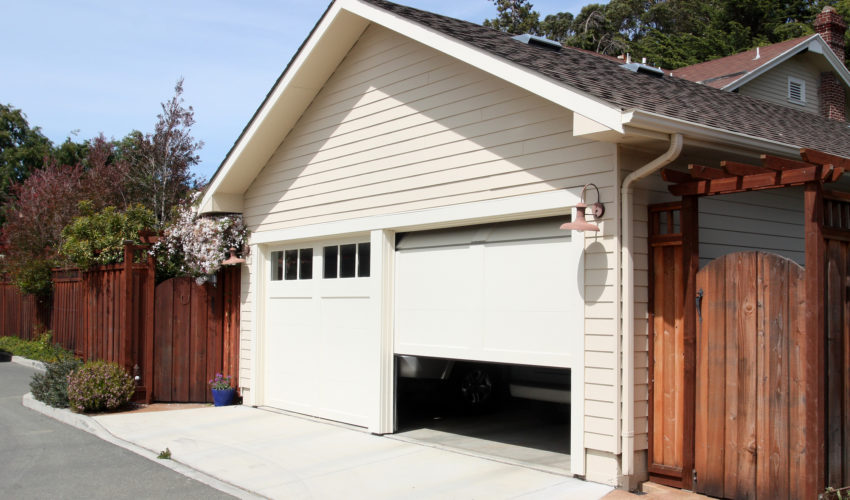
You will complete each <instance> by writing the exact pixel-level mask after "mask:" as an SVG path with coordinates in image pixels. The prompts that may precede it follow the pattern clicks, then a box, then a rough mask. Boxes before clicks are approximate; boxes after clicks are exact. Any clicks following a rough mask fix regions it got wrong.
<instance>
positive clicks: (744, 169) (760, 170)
mask: <svg viewBox="0 0 850 500" xmlns="http://www.w3.org/2000/svg"><path fill="white" fill-rule="evenodd" d="M720 166H721V167H723V170H725V171H726V172H727V173H729V174H731V175H755V174H764V173H767V172H768V170H767V169H766V168H764V167H757V166H756V165H750V164H749V163H738V162H737V161H721V162H720Z"/></svg>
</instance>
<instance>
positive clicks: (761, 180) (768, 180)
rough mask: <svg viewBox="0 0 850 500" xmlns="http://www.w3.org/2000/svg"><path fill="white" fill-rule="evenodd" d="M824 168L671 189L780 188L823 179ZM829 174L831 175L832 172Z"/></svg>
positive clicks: (714, 191) (691, 191)
mask: <svg viewBox="0 0 850 500" xmlns="http://www.w3.org/2000/svg"><path fill="white" fill-rule="evenodd" d="M824 170H826V169H823V168H821V167H818V166H815V165H809V166H808V167H805V168H796V169H791V170H782V171H778V172H769V173H766V174H755V175H744V176H740V177H727V178H724V179H712V180H699V181H692V182H686V183H681V184H677V185H675V186H670V187H669V191H670V192H671V193H672V194H674V195H676V196H687V195H702V196H708V195H714V194H727V193H740V192H743V191H753V190H756V189H771V188H779V187H785V186H790V185H793V184H801V183H806V182H812V181H822V180H823V176H824V172H823V171H824ZM828 175H831V173H829V174H828Z"/></svg>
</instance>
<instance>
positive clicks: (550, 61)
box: [363, 0, 850, 157]
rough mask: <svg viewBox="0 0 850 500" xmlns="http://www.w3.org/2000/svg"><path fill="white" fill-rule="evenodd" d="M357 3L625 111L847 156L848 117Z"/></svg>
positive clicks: (414, 12) (380, 0) (379, 0)
mask: <svg viewBox="0 0 850 500" xmlns="http://www.w3.org/2000/svg"><path fill="white" fill-rule="evenodd" d="M363 1H364V2H366V3H370V4H373V5H375V6H378V7H381V8H382V9H385V10H387V11H389V12H392V13H393V14H396V15H398V16H401V17H403V18H405V19H408V20H411V21H413V22H416V23H418V24H421V25H424V26H426V27H428V28H431V29H433V30H435V31H437V32H440V33H443V34H445V35H447V36H450V37H452V38H454V39H457V40H460V41H463V42H465V43H467V44H469V45H472V46H474V47H477V48H479V49H481V50H484V51H486V52H488V53H490V54H494V55H497V56H499V57H501V58H504V59H506V60H508V61H510V62H512V63H514V64H516V65H518V66H521V67H524V68H528V69H531V70H533V71H535V72H536V73H539V74H540V75H542V76H545V77H548V78H551V79H553V80H556V81H559V82H562V83H564V84H566V85H568V86H570V87H572V88H575V89H578V90H580V91H582V92H584V93H586V94H588V95H590V96H592V97H595V98H598V99H600V100H602V101H604V102H606V103H608V104H609V105H612V106H615V107H616V108H618V109H620V110H621V111H623V112H628V111H631V110H638V111H643V112H647V113H651V114H655V115H660V116H662V117H667V118H672V119H676V120H680V121H683V122H690V123H693V124H698V125H705V126H709V127H714V128H717V129H721V130H728V131H730V132H736V133H740V134H745V135H749V136H752V137H760V138H764V139H768V140H772V141H776V142H780V143H785V144H789V145H794V146H798V147H808V148H811V149H818V150H822V151H825V152H829V153H832V154H836V155H839V156H844V157H850V128H848V125H847V124H846V123H840V122H836V121H833V120H827V119H825V118H822V117H819V116H817V115H813V114H811V113H807V112H804V111H798V110H794V109H789V108H786V107H784V106H779V105H776V104H772V103H768V102H765V101H761V100H758V99H754V98H750V97H747V96H742V95H738V94H734V93H731V92H723V91H720V90H718V89H714V88H711V87H707V86H705V85H700V84H697V83H694V82H691V81H688V80H683V79H679V78H670V77H666V76H665V77H661V78H659V77H657V76H651V75H647V74H643V73H634V72H632V71H629V70H626V69H624V68H623V67H621V65H620V64H619V63H617V62H614V61H610V60H608V59H605V58H600V57H597V56H595V55H592V54H589V53H586V52H584V51H579V50H574V49H571V48H569V47H564V48H563V49H561V50H560V51H552V50H546V49H540V48H538V47H535V46H531V45H526V44H523V43H520V42H518V41H516V40H514V39H513V37H512V36H511V35H508V34H506V33H502V32H500V31H496V30H493V29H490V28H487V27H484V26H480V25H477V24H473V23H470V22H467V21H462V20H459V19H452V18H449V17H445V16H441V15H438V14H434V13H431V12H425V11H422V10H418V9H413V8H411V7H405V6H401V5H398V4H394V3H391V2H387V1H385V0H363ZM588 118H593V117H588Z"/></svg>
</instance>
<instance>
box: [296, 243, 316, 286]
mask: <svg viewBox="0 0 850 500" xmlns="http://www.w3.org/2000/svg"><path fill="white" fill-rule="evenodd" d="M298 263H299V266H300V267H299V269H298V279H300V280H309V279H313V249H312V248H302V249H301V250H299V251H298Z"/></svg>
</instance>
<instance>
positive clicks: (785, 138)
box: [201, 0, 850, 212]
mask: <svg viewBox="0 0 850 500" xmlns="http://www.w3.org/2000/svg"><path fill="white" fill-rule="evenodd" d="M370 23H376V24H379V25H383V26H385V27H387V28H388V29H391V30H394V31H396V32H398V33H401V34H402V35H404V36H408V37H410V38H412V39H414V40H417V41H419V42H420V43H423V44H425V45H428V46H431V47H432V48H434V49H435V50H439V51H442V52H445V53H447V54H449V55H451V56H453V57H455V58H458V59H460V60H463V61H465V62H467V63H468V64H470V65H472V66H474V67H477V68H479V69H481V70H482V71H485V72H488V73H490V74H492V75H494V76H496V77H498V78H502V79H504V80H506V81H509V82H512V83H514V84H516V85H518V86H520V87H522V88H525V89H526V90H528V91H529V92H531V93H534V94H537V95H539V96H541V97H543V98H545V99H548V100H550V101H552V102H553V103H555V104H557V105H560V106H563V107H565V108H567V109H570V110H572V111H573V112H574V113H575V114H576V116H581V117H585V118H587V119H589V120H592V121H593V122H597V124H599V125H600V128H602V129H605V130H610V131H613V132H615V133H617V134H624V133H627V132H628V131H629V130H635V129H641V130H646V131H651V132H660V133H662V134H669V133H673V132H682V131H685V132H686V134H687V136H689V137H694V138H698V139H699V140H710V141H712V142H715V143H717V142H719V143H724V144H726V143H729V144H733V143H735V141H739V142H738V144H740V143H746V144H750V143H751V142H752V141H756V142H758V143H759V144H762V146H761V147H765V148H767V147H769V146H770V147H774V149H782V150H783V151H785V152H786V154H792V153H793V151H794V150H795V149H798V148H801V147H806V148H810V149H817V150H821V151H824V152H827V153H831V154H835V155H839V156H843V157H850V128H848V126H847V124H844V123H839V122H835V121H831V120H827V119H825V118H821V117H819V116H817V115H814V114H810V113H806V112H804V111H798V110H794V109H789V108H787V107H782V106H779V105H775V104H771V103H768V102H764V101H760V100H757V99H753V98H749V97H746V96H741V95H738V94H736V93H731V92H725V91H722V90H718V89H715V88H712V87H708V86H705V85H700V84H697V83H694V82H691V81H688V80H684V79H679V78H671V77H669V76H664V77H658V76H651V75H648V74H643V73H635V72H632V71H629V70H627V69H625V68H623V67H622V64H621V63H620V62H616V61H613V60H610V59H607V58H600V57H598V56H597V55H595V54H592V53H588V52H586V51H581V50H576V49H571V48H567V47H564V48H562V49H561V50H558V51H554V50H549V49H542V48H539V47H536V46H533V45H527V44H524V43H522V42H519V41H517V40H515V39H513V37H512V36H511V35H508V34H506V33H503V32H500V31H496V30H493V29H490V28H486V27H484V26H480V25H477V24H474V23H470V22H467V21H462V20H459V19H453V18H449V17H446V16H441V15H439V14H434V13H431V12H426V11H422V10H418V9H414V8H411V7H406V6H402V5H398V4H395V3H391V2H387V1H385V0H335V1H334V2H333V3H332V4H331V5H330V7H329V8H328V11H327V12H326V13H325V15H324V16H323V17H322V18H321V19H320V20H319V22H318V24H317V25H316V27H315V28H314V29H313V32H312V33H311V35H310V37H309V38H308V39H307V40H306V41H305V42H304V44H303V45H302V47H301V48H300V49H299V52H298V53H297V54H296V55H295V57H294V58H293V60H292V61H291V62H290V63H289V65H288V66H287V68H286V69H285V71H284V72H283V74H282V75H281V76H280V78H279V79H278V80H277V82H276V83H275V86H274V87H273V88H272V90H271V91H270V92H269V94H268V95H267V97H266V99H265V100H264V101H263V103H262V104H261V106H260V108H259V109H258V110H257V112H256V113H255V114H254V116H253V117H252V119H251V121H250V122H249V123H248V124H247V125H246V127H245V129H244V131H243V132H242V134H241V135H240V137H239V139H238V140H237V141H236V143H235V144H234V145H233V147H232V148H231V150H230V152H228V154H227V156H226V157H225V159H224V161H223V162H222V164H221V166H220V167H219V168H218V170H217V171H216V173H215V174H214V175H213V178H212V179H211V181H210V183H209V185H208V187H207V191H206V192H205V193H204V196H203V198H202V202H201V211H202V212H209V211H239V210H240V208H239V207H241V201H239V200H240V199H241V193H243V192H244V191H245V190H246V189H247V187H248V186H249V185H250V183H251V182H252V181H253V179H254V177H256V175H257V174H258V173H259V171H260V169H262V167H263V166H264V165H265V162H266V161H268V158H270V157H271V155H272V154H273V152H274V150H275V149H276V148H277V147H278V146H279V143H280V140H281V139H282V138H283V137H285V135H286V134H287V133H288V132H289V130H291V128H292V127H293V126H294V125H295V123H296V121H297V119H298V118H299V117H300V115H301V113H303V112H304V111H305V110H306V108H307V106H308V105H309V103H310V102H311V101H312V99H313V98H314V97H315V96H316V95H317V93H318V92H319V90H320V89H321V87H322V86H323V85H324V83H325V81H326V80H327V78H329V77H330V75H331V74H332V73H333V71H334V69H335V68H336V66H337V65H338V64H339V63H340V62H341V61H342V59H343V58H344V57H345V55H346V54H347V53H348V51H349V50H350V48H351V47H352V46H353V45H354V44H355V43H356V41H357V39H358V38H359V36H360V34H361V33H362V32H363V30H365V28H366V27H367V26H368V25H369V24H370ZM789 152H790V153H789Z"/></svg>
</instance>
